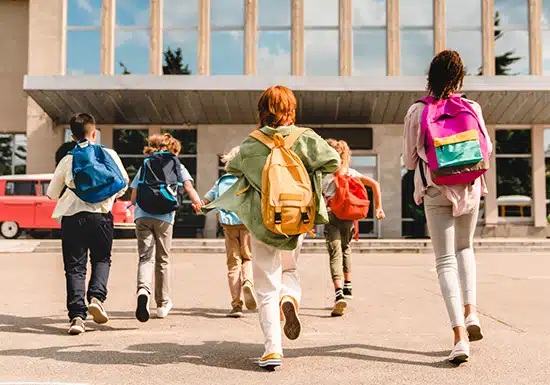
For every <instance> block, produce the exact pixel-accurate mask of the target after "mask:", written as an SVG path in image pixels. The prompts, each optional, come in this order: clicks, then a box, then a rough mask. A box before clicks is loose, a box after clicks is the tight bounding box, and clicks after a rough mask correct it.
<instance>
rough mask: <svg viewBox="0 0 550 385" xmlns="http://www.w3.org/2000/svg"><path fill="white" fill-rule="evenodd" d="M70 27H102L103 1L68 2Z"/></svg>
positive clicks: (78, 0) (79, 0) (71, 0)
mask: <svg viewBox="0 0 550 385" xmlns="http://www.w3.org/2000/svg"><path fill="white" fill-rule="evenodd" d="M67 25H68V26H96V27H99V26H101V0H67Z"/></svg>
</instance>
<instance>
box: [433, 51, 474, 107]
mask: <svg viewBox="0 0 550 385" xmlns="http://www.w3.org/2000/svg"><path fill="white" fill-rule="evenodd" d="M464 75H465V71H464V64H462V59H461V58H460V54H459V53H458V52H456V51H451V50H445V51H441V52H440V53H439V54H437V55H436V56H435V57H434V58H433V60H432V63H431V64H430V70H429V72H428V86H427V90H428V92H429V93H430V94H431V95H433V96H434V98H435V99H436V100H440V99H448V98H449V96H450V95H451V94H452V93H454V92H456V91H458V90H460V89H461V88H462V85H463V83H464Z"/></svg>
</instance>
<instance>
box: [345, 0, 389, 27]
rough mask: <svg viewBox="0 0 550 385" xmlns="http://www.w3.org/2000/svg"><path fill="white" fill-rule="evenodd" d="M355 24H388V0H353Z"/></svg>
mask: <svg viewBox="0 0 550 385" xmlns="http://www.w3.org/2000/svg"><path fill="white" fill-rule="evenodd" d="M353 26H354V27H382V26H386V0H368V1H365V0H353Z"/></svg>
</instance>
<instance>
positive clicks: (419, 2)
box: [399, 0, 434, 27]
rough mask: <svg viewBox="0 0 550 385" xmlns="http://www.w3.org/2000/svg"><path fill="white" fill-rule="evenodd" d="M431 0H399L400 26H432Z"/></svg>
mask: <svg viewBox="0 0 550 385" xmlns="http://www.w3.org/2000/svg"><path fill="white" fill-rule="evenodd" d="M433 21H434V19H433V0H400V1H399V22H400V24H401V27H433Z"/></svg>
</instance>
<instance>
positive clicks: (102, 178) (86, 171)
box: [69, 140, 126, 203]
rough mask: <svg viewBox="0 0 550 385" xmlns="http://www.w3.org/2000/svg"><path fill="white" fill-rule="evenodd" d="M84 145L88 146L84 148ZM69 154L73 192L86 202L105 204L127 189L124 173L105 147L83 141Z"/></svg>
mask: <svg viewBox="0 0 550 385" xmlns="http://www.w3.org/2000/svg"><path fill="white" fill-rule="evenodd" d="M84 143H87V144H88V145H87V146H84V147H82V146H81V144H84ZM69 154H71V155H72V156H73V169H72V171H73V180H74V184H75V188H74V189H71V190H72V191H73V192H74V193H75V194H76V195H77V196H78V197H79V198H80V199H82V200H83V201H84V202H88V203H99V202H103V201H104V200H107V199H109V198H110V197H112V196H113V195H116V194H117V193H118V192H120V190H122V189H123V188H124V187H126V181H125V180H124V177H123V176H122V172H121V171H120V169H119V168H118V165H117V164H116V163H115V161H114V159H113V157H112V156H111V155H110V154H109V153H108V152H107V150H105V148H104V147H103V146H100V145H97V144H92V143H90V142H88V141H87V140H82V141H80V142H78V144H77V145H76V146H75V148H74V149H73V150H72V151H70V152H69Z"/></svg>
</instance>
